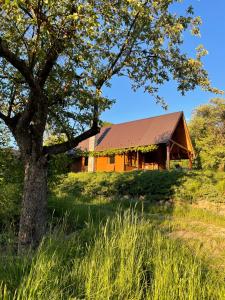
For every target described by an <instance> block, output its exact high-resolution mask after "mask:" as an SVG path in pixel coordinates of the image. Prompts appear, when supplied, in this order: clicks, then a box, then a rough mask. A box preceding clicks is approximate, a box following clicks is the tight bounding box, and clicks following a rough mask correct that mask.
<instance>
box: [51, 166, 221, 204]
mask: <svg viewBox="0 0 225 300" xmlns="http://www.w3.org/2000/svg"><path fill="white" fill-rule="evenodd" d="M224 186H225V173H224V172H214V171H180V170H173V171H170V172H168V171H163V172H162V171H134V172H127V173H69V174H68V175H66V176H64V177H63V178H62V179H61V183H60V184H59V186H58V188H55V189H54V190H53V193H54V194H55V195H56V196H57V195H61V196H66V195H72V196H73V197H77V198H78V197H84V198H85V199H86V200H88V199H92V198H94V197H96V196H101V197H109V198H113V197H120V198H121V197H122V198H123V197H128V198H141V199H144V200H150V201H158V200H168V199H178V200H185V201H186V200H188V201H197V200H201V199H205V200H211V201H220V202H222V201H225V188H224Z"/></svg>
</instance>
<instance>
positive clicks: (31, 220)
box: [18, 157, 47, 253]
mask: <svg viewBox="0 0 225 300" xmlns="http://www.w3.org/2000/svg"><path fill="white" fill-rule="evenodd" d="M46 223H47V159H46V158H45V157H41V158H39V159H34V158H32V157H29V158H28V159H25V176H24V192H23V201H22V210H21V216H20V228H19V240H18V252H19V253H21V252H24V250H27V249H28V248H29V247H32V248H35V247H37V246H38V245H39V243H40V241H41V239H42V237H43V235H44V233H45V229H46Z"/></svg>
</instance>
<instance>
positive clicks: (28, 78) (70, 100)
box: [0, 0, 212, 152]
mask: <svg viewBox="0 0 225 300" xmlns="http://www.w3.org/2000/svg"><path fill="white" fill-rule="evenodd" d="M175 2H179V1H176V0H164V1H161V0H147V1H138V0H124V1H112V0H110V1H108V0H107V1H106V0H104V1H102V0H101V1H100V0H95V1H93V0H91V1H87V0H85V1H84V0H80V1H76V2H74V1H69V0H62V1H56V0H38V1H36V0H35V1H34V0H33V1H32V0H14V1H9V0H5V1H3V0H1V1H0V16H1V18H0V112H1V113H0V117H1V118H2V119H3V120H4V121H5V122H6V123H8V125H9V126H10V128H11V130H12V131H13V130H14V129H15V126H17V125H18V122H19V120H20V124H21V126H22V127H26V126H27V127H29V126H30V124H31V122H33V123H34V118H35V117H34V113H33V112H34V111H36V112H37V111H38V107H39V106H40V105H41V106H42V115H40V116H39V118H43V119H44V118H46V119H47V120H46V121H47V122H48V123H49V124H51V126H52V127H55V128H57V130H59V131H60V132H63V133H66V134H67V137H68V139H71V140H72V137H73V136H74V135H77V134H79V133H81V132H83V131H84V130H85V129H86V128H87V127H88V126H90V125H91V124H93V120H94V119H97V118H98V117H99V115H100V113H101V111H103V110H104V109H105V108H107V107H109V106H110V105H111V103H112V101H111V100H110V99H107V98H106V97H104V96H103V95H102V91H101V89H102V87H103V86H104V85H110V79H111V78H112V76H114V75H119V76H128V77H129V78H130V79H131V81H132V85H133V88H134V89H137V88H139V87H144V88H145V90H146V91H147V92H149V93H150V94H152V95H154V96H155V99H156V101H157V102H161V103H163V102H162V99H161V98H160V96H159V95H158V86H159V85H161V84H162V83H164V82H165V81H168V80H170V79H171V78H173V79H175V80H176V81H177V82H178V90H180V91H181V92H182V93H184V92H185V91H187V90H190V89H194V88H195V87H196V86H197V85H199V86H201V87H203V88H204V89H207V90H212V87H211V85H210V82H209V79H208V75H207V72H206V71H205V70H204V68H203V64H202V62H201V57H202V55H205V54H206V50H204V48H203V46H199V48H198V49H197V56H196V58H189V57H188V56H187V55H186V54H184V53H182V52H181V50H180V48H179V46H180V45H181V44H182V43H183V36H182V33H183V31H185V30H189V29H190V30H191V32H192V34H195V35H199V25H200V24H201V19H200V18H199V17H193V9H192V7H189V8H188V9H187V14H186V16H180V15H178V14H173V13H171V12H170V9H169V7H170V6H171V5H172V4H173V3H175ZM40 91H43V93H44V96H45V97H44V100H42V101H43V103H39V102H40V100H37V99H35V100H34V99H33V100H31V98H32V97H30V96H31V94H35V95H38V93H39V92H40ZM38 98H41V97H40V95H39V96H38ZM163 104H165V103H163ZM43 110H46V111H47V112H45V113H44V114H43ZM45 114H47V116H45ZM12 119H13V120H12ZM27 119H29V122H27V123H26V120H27ZM27 124H28V125H27ZM67 146H68V144H67ZM68 147H69V146H68ZM60 150H62V151H64V150H66V148H61V149H60V148H58V149H56V148H55V151H54V152H57V151H60Z"/></svg>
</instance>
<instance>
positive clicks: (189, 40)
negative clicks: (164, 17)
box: [102, 0, 225, 123]
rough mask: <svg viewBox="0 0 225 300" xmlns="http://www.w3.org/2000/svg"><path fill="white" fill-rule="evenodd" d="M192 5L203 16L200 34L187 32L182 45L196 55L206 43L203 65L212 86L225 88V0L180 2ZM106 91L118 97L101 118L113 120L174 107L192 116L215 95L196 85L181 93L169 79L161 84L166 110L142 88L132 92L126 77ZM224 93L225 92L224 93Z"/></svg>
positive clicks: (131, 117) (149, 113)
mask: <svg viewBox="0 0 225 300" xmlns="http://www.w3.org/2000/svg"><path fill="white" fill-rule="evenodd" d="M189 5H192V6H193V7H194V10H195V15H196V16H201V18H202V21H203V24H202V26H201V38H196V37H192V36H191V35H190V34H185V43H184V46H183V49H184V50H185V52H186V53H188V54H189V55H192V56H194V55H195V48H196V47H197V46H198V45H199V44H203V45H204V46H205V48H206V49H207V50H208V51H209V54H208V55H207V56H206V57H205V58H204V66H205V68H206V70H207V71H208V73H209V77H210V79H211V81H212V84H213V86H216V87H217V88H220V89H223V90H224V89H225V0H184V1H183V4H181V5H180V4H177V5H176V7H178V8H179V9H181V8H182V7H184V6H185V7H187V6H189ZM104 94H105V95H107V96H109V97H110V98H113V99H116V104H114V105H113V106H112V108H111V109H110V110H108V111H106V112H104V113H103V114H102V119H103V120H107V121H110V122H112V123H120V122H126V121H129V120H136V119H140V118H147V117H149V116H155V115H160V114H165V113H170V112H174V111H181V110H182V111H184V114H185V116H186V119H187V120H189V119H190V117H191V113H192V111H193V109H194V108H195V107H196V106H198V105H200V104H203V103H207V102H208V101H209V99H211V98H213V97H216V95H214V94H211V93H206V92H203V91H201V89H199V88H197V89H196V90H194V91H191V92H188V93H187V94H186V95H185V96H181V94H180V93H178V92H177V90H176V84H175V83H174V82H170V83H168V84H166V85H164V86H161V87H160V90H159V94H160V96H163V97H164V98H165V100H166V102H167V104H168V105H169V108H168V110H167V111H165V110H164V109H163V108H162V107H160V105H157V104H155V103H154V99H153V98H152V97H151V96H150V95H148V94H145V93H143V92H142V91H141V90H139V91H137V92H133V91H132V90H131V85H130V82H129V80H128V79H126V78H114V79H113V80H112V87H111V88H110V89H105V90H104ZM224 97H225V96H224Z"/></svg>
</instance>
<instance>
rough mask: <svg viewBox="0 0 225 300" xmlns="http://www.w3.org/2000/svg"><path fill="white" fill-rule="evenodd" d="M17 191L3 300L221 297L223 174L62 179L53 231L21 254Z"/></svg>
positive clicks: (2, 272) (57, 184)
mask: <svg viewBox="0 0 225 300" xmlns="http://www.w3.org/2000/svg"><path fill="white" fill-rule="evenodd" d="M11 184H12V185H11V188H10V187H9V186H8V187H7V189H5V191H7V190H8V191H10V198H9V202H10V203H13V204H12V206H10V205H8V207H7V205H5V206H3V205H2V207H7V209H5V210H4V209H1V214H2V216H4V218H3V217H2V218H1V221H0V222H1V232H0V247H1V254H0V286H1V288H0V299H160V300H161V299H165V300H169V299H221V300H222V299H225V285H224V280H225V265H224V261H225V250H224V249H225V239H224V237H225V231H224V227H225V226H224V225H225V175H224V173H223V172H218V173H215V172H212V171H206V172H200V171H198V172H195V171H192V172H181V171H171V172H130V173H124V174H120V173H118V174H117V173H108V174H107V173H99V174H73V173H70V174H68V175H63V176H61V177H60V178H58V180H57V181H54V184H51V186H50V191H49V228H48V234H47V235H46V238H45V239H44V241H43V243H42V245H41V246H40V248H39V249H38V251H35V252H32V251H31V252H30V254H29V255H27V256H24V257H18V256H16V255H15V245H16V237H15V234H14V231H15V230H16V228H17V222H18V213H14V214H10V210H12V211H14V210H15V207H16V208H17V210H19V206H20V203H19V201H17V200H15V195H14V193H13V189H19V183H18V184H17V183H11ZM3 196H4V195H3ZM6 198H7V194H5V198H3V197H2V199H6ZM0 203H1V200H0ZM4 203H5V202H4ZM9 215H10V218H9V217H8V216H9ZM3 220H4V221H3ZM9 224H11V226H9ZM9 228H11V229H9Z"/></svg>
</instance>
